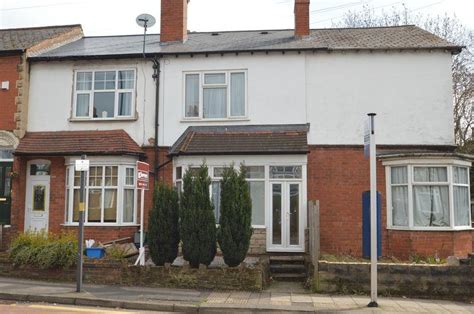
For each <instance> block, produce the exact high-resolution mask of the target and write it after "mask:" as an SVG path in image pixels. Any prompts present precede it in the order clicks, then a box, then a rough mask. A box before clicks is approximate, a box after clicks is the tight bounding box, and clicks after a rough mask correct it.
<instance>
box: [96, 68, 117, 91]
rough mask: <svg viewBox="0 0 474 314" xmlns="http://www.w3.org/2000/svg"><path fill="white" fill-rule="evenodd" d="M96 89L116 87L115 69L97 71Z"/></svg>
mask: <svg viewBox="0 0 474 314" xmlns="http://www.w3.org/2000/svg"><path fill="white" fill-rule="evenodd" d="M94 89H95V90H104V89H115V71H99V72H95V76H94Z"/></svg>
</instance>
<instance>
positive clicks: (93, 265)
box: [0, 254, 268, 291]
mask: <svg viewBox="0 0 474 314" xmlns="http://www.w3.org/2000/svg"><path fill="white" fill-rule="evenodd" d="M267 269H268V263H267V260H266V259H265V258H263V259H262V260H261V262H259V263H258V264H257V265H255V266H254V267H215V268H208V269H193V268H187V267H168V268H166V267H160V266H146V267H139V266H131V265H129V264H128V263H127V262H126V261H120V260H108V259H101V260H88V259H86V260H85V261H84V282H85V283H92V284H104V285H124V286H144V287H173V288H201V289H228V290H251V291H260V290H262V289H263V288H264V287H265V286H266V285H267V283H268V270H267ZM75 274H76V273H75V268H71V269H66V270H62V269H60V270H57V269H54V270H40V269H35V268H32V267H21V268H20V267H13V265H12V263H11V262H10V260H9V258H8V255H6V254H0V276H6V277H16V278H24V279H37V280H47V281H75V280H76V277H75V276H76V275H75Z"/></svg>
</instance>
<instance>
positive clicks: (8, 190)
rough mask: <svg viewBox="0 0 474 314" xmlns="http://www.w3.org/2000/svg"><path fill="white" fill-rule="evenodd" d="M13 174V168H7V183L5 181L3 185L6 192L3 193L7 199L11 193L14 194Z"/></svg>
mask: <svg viewBox="0 0 474 314" xmlns="http://www.w3.org/2000/svg"><path fill="white" fill-rule="evenodd" d="M0 169H1V168H0ZM11 172H12V168H11V167H5V181H4V184H3V186H4V188H5V192H4V193H3V195H4V196H7V197H8V196H10V195H11V193H12V178H11V177H10V173H11ZM0 177H1V175H0ZM0 193H1V191H0ZM0 195H1V194H0Z"/></svg>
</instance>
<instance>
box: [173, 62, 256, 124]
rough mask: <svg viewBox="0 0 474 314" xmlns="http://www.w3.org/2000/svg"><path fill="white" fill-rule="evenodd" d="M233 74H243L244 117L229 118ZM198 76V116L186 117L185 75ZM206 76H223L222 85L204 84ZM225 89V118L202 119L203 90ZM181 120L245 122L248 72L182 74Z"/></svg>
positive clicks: (228, 71) (243, 70)
mask: <svg viewBox="0 0 474 314" xmlns="http://www.w3.org/2000/svg"><path fill="white" fill-rule="evenodd" d="M233 73H244V76H245V83H244V85H245V96H244V102H245V103H244V115H243V116H231V90H230V89H231V84H230V83H231V75H232V74H233ZM190 74H191V75H193V74H194V75H199V107H198V108H199V114H198V116H197V117H187V116H186V75H190ZM206 74H225V83H224V84H205V82H204V77H205V75H206ZM222 87H226V88H227V95H226V96H227V106H226V116H225V117H223V118H204V105H203V104H204V88H222ZM182 97H183V98H182V99H183V101H182V103H183V105H182V108H183V112H182V120H183V121H228V120H246V119H247V117H248V71H247V70H246V69H240V70H239V69H237V70H212V71H189V72H183V95H182Z"/></svg>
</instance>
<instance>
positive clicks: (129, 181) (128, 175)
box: [125, 168, 135, 186]
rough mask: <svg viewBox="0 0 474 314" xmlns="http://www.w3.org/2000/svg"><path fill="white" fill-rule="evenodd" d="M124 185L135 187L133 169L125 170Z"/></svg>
mask: <svg viewBox="0 0 474 314" xmlns="http://www.w3.org/2000/svg"><path fill="white" fill-rule="evenodd" d="M125 184H126V185H131V186H134V185H135V169H133V168H127V169H126V171H125Z"/></svg>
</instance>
